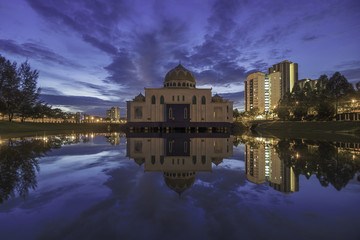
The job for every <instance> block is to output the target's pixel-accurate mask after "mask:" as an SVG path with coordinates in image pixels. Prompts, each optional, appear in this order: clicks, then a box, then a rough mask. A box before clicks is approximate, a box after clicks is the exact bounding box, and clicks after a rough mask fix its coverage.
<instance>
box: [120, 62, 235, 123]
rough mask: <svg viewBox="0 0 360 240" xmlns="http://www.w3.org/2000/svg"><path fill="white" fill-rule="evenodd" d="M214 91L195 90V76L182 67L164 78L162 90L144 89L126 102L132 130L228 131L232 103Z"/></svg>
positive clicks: (231, 117) (231, 115) (207, 89)
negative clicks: (145, 128)
mask: <svg viewBox="0 0 360 240" xmlns="http://www.w3.org/2000/svg"><path fill="white" fill-rule="evenodd" d="M211 90H212V89H211V88H196V81H195V77H194V75H193V74H192V73H191V72H190V71H189V70H187V69H186V68H184V67H183V66H182V65H181V64H179V65H178V66H177V67H175V68H174V69H172V70H171V71H169V72H168V73H167V74H166V76H165V81H164V83H163V87H162V88H145V96H144V95H142V94H141V93H140V94H139V95H138V96H136V97H135V98H134V99H133V100H132V101H128V102H127V122H128V126H129V127H130V128H134V127H135V128H137V127H140V128H141V127H147V128H192V127H194V128H212V127H215V128H223V127H224V128H228V127H230V126H231V123H232V121H233V102H231V101H228V100H225V99H223V98H222V97H220V96H219V95H217V94H215V96H212V93H211Z"/></svg>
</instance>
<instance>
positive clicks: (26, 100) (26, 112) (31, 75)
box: [18, 61, 40, 121]
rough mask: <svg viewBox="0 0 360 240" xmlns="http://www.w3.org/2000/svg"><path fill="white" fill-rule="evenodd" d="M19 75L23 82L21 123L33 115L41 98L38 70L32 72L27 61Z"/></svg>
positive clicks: (21, 90) (21, 88)
mask: <svg viewBox="0 0 360 240" xmlns="http://www.w3.org/2000/svg"><path fill="white" fill-rule="evenodd" d="M18 75H19V77H20V80H21V83H20V92H21V97H22V101H21V103H20V106H19V113H20V117H21V121H24V120H25V119H26V118H28V117H30V116H31V115H32V114H33V106H34V105H35V103H36V100H37V98H38V97H39V93H40V89H39V88H37V87H36V82H37V79H38V77H39V72H38V71H37V70H33V71H31V68H30V65H29V63H28V62H27V61H26V62H24V63H22V64H21V66H20V68H19V70H18Z"/></svg>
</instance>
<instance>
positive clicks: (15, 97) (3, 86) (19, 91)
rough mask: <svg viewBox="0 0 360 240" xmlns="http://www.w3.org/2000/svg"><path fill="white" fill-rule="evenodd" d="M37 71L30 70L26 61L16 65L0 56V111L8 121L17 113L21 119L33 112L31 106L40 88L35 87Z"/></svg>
mask: <svg viewBox="0 0 360 240" xmlns="http://www.w3.org/2000/svg"><path fill="white" fill-rule="evenodd" d="M38 77H39V72H38V71H37V70H33V71H32V70H31V68H30V65H29V63H28V62H27V61H26V62H24V63H22V64H21V65H20V67H17V63H16V62H13V63H11V62H10V61H9V60H6V59H5V58H4V57H2V56H0V99H1V102H2V103H1V109H0V110H1V111H2V112H3V113H5V114H8V117H9V121H10V122H11V121H12V119H13V118H14V114H15V113H18V114H19V116H20V117H21V120H22V121H24V120H25V119H26V118H27V117H30V116H31V115H32V114H33V106H34V104H35V103H36V100H37V98H38V97H39V92H40V89H39V88H37V87H36V84H37V79H38Z"/></svg>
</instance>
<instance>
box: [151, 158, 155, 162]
mask: <svg viewBox="0 0 360 240" xmlns="http://www.w3.org/2000/svg"><path fill="white" fill-rule="evenodd" d="M151 163H152V164H155V156H151Z"/></svg>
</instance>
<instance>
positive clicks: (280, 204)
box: [0, 133, 360, 239]
mask: <svg viewBox="0 0 360 240" xmlns="http://www.w3.org/2000/svg"><path fill="white" fill-rule="evenodd" d="M359 170H360V147H359V142H358V143H351V142H350V143H346V142H319V141H309V140H281V139H270V138H267V139H265V138H255V137H251V136H230V135H227V134H224V133H217V134H206V133H200V134H184V133H171V134H163V135H159V134H154V133H148V134H141V133H132V134H128V135H127V136H126V137H125V134H122V133H120V134H119V133H112V134H96V135H95V134H73V135H68V136H67V135H58V136H47V137H45V136H43V137H34V138H27V139H12V140H5V139H2V140H1V145H0V174H1V176H0V238H1V239H260V238H263V237H265V238H270V239H285V238H290V239H345V238H347V237H348V238H349V239H360V231H359V218H360V182H359V178H360V177H359V175H360V174H359Z"/></svg>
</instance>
